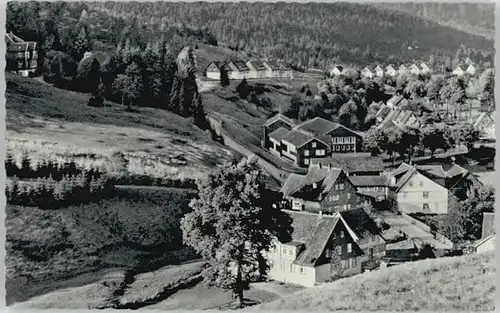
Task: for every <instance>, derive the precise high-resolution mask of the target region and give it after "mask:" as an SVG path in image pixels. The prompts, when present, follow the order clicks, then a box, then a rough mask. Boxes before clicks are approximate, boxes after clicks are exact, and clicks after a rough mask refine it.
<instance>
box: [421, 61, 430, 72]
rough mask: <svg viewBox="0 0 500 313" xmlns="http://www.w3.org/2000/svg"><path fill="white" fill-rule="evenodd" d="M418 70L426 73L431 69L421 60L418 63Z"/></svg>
mask: <svg viewBox="0 0 500 313" xmlns="http://www.w3.org/2000/svg"><path fill="white" fill-rule="evenodd" d="M420 72H421V73H422V74H427V73H430V72H432V70H431V68H430V67H429V66H427V64H425V63H423V62H422V63H420Z"/></svg>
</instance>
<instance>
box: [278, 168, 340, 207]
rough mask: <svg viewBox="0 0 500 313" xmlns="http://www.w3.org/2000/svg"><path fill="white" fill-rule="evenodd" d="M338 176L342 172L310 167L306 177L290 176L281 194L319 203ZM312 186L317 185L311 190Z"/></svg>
mask: <svg viewBox="0 0 500 313" xmlns="http://www.w3.org/2000/svg"><path fill="white" fill-rule="evenodd" d="M340 175H342V170H341V169H338V168H332V169H321V168H319V167H317V166H310V167H309V168H308V170H307V174H306V175H298V174H290V175H289V176H288V178H287V179H286V181H285V183H284V184H283V187H282V188H281V192H282V193H283V195H284V196H285V197H288V196H292V197H295V198H299V199H304V200H309V201H321V200H323V198H324V196H325V195H326V194H327V193H328V192H329V191H330V190H331V188H332V187H333V185H334V184H335V182H336V181H337V179H338V178H339V177H340ZM313 184H317V186H316V188H313Z"/></svg>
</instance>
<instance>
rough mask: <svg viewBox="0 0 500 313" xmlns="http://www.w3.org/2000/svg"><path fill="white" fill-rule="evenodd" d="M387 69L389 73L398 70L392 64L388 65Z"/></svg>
mask: <svg viewBox="0 0 500 313" xmlns="http://www.w3.org/2000/svg"><path fill="white" fill-rule="evenodd" d="M385 69H386V70H388V71H395V70H396V69H395V68H394V66H393V65H392V64H389V65H387V66H386V67H385Z"/></svg>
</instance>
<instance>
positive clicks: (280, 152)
mask: <svg viewBox="0 0 500 313" xmlns="http://www.w3.org/2000/svg"><path fill="white" fill-rule="evenodd" d="M263 135H264V137H263V141H262V145H263V147H264V148H265V149H268V150H269V151H270V152H271V153H273V154H275V155H277V156H279V157H281V158H283V159H285V160H288V161H290V162H292V163H294V164H295V165H297V166H302V167H307V166H309V164H310V159H311V158H315V157H316V158H317V157H327V156H330V155H332V153H347V152H357V151H360V148H361V147H362V137H361V135H359V134H358V133H356V132H354V131H352V130H350V129H348V128H346V127H344V126H342V125H340V124H337V123H334V122H331V121H328V120H325V119H323V118H320V117H316V118H314V119H312V120H308V121H305V122H303V123H301V124H299V125H295V124H294V123H293V121H292V120H291V119H289V118H287V117H285V116H283V115H281V114H278V115H276V116H274V117H272V118H271V119H269V120H268V121H267V122H266V123H265V124H264V126H263Z"/></svg>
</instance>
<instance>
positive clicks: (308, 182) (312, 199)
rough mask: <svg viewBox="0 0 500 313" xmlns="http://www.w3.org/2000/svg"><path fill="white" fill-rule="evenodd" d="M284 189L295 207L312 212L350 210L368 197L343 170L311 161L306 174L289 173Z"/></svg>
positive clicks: (284, 195) (284, 194) (286, 196)
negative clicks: (363, 194)
mask: <svg viewBox="0 0 500 313" xmlns="http://www.w3.org/2000/svg"><path fill="white" fill-rule="evenodd" d="M281 193H282V194H283V197H284V198H285V199H287V200H288V201H290V203H291V208H292V209H293V210H297V211H308V212H313V213H318V212H326V213H333V212H340V211H347V210H350V209H354V208H356V207H357V206H359V205H361V204H362V203H363V202H365V201H368V199H367V198H366V197H363V196H361V195H359V194H358V193H357V191H356V187H355V186H354V185H353V184H352V182H351V181H350V179H349V176H347V174H346V173H345V171H344V170H342V169H339V168H332V167H330V166H327V167H322V166H319V165H311V166H310V167H309V168H308V171H307V174H306V175H299V174H290V175H289V176H288V178H287V180H286V181H285V182H284V184H283V186H282V188H281Z"/></svg>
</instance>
